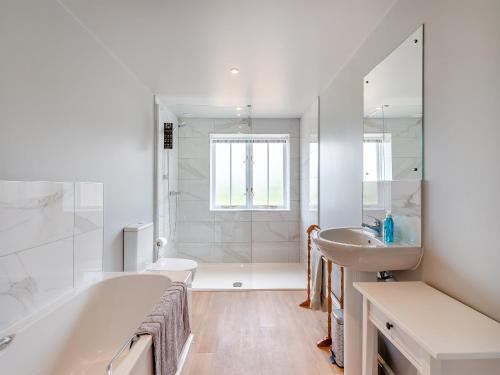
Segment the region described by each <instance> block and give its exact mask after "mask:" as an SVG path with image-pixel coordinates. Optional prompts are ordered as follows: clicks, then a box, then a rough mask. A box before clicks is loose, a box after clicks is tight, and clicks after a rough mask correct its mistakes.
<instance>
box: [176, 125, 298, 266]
mask: <svg viewBox="0 0 500 375" xmlns="http://www.w3.org/2000/svg"><path fill="white" fill-rule="evenodd" d="M182 121H183V122H184V123H185V125H184V126H182V127H181V128H180V129H179V155H178V157H179V159H178V160H179V167H178V170H179V180H178V187H179V188H178V190H179V193H180V194H179V196H178V205H177V221H176V233H177V235H176V242H175V247H174V248H170V249H168V250H167V254H166V255H167V256H178V257H186V258H190V259H194V260H197V261H200V262H238V263H240V262H243V263H245V262H298V261H299V241H300V233H299V232H300V230H299V220H300V217H299V212H300V204H299V199H300V183H299V178H300V176H299V169H300V159H299V154H300V150H299V136H300V130H299V129H300V126H299V121H298V120H296V119H254V120H252V128H250V127H249V126H248V124H247V123H246V121H245V120H240V119H200V118H184V119H182ZM211 133H259V134H266V133H267V134H290V156H291V160H290V165H291V166H290V169H291V171H290V175H291V181H290V193H291V195H290V197H291V202H290V206H291V208H290V211H280V212H277V211H265V212H253V213H252V212H248V211H233V212H230V211H218V212H213V211H210V209H209V207H210V201H209V191H210V154H209V134H211Z"/></svg>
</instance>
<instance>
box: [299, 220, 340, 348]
mask: <svg viewBox="0 0 500 375" xmlns="http://www.w3.org/2000/svg"><path fill="white" fill-rule="evenodd" d="M316 230H319V226H317V225H316V224H312V225H311V226H309V228H307V299H306V300H305V301H304V302H302V303H301V304H300V305H299V306H300V307H304V308H310V307H311V236H312V233H313V232H314V231H316ZM321 260H322V262H326V263H327V272H328V284H327V298H326V300H327V306H328V334H327V335H326V336H325V337H324V338H323V339H321V340H319V341H318V342H317V344H316V346H318V348H325V347H330V346H331V345H332V309H333V306H332V305H333V300H332V294H333V293H332V269H333V263H332V261H331V260H330V259H326V257H324V256H321ZM334 297H335V300H336V301H337V304H338V305H339V306H340V308H341V309H343V308H344V267H340V300H339V299H338V298H337V296H335V295H334Z"/></svg>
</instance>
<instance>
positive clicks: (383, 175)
mask: <svg viewBox="0 0 500 375" xmlns="http://www.w3.org/2000/svg"><path fill="white" fill-rule="evenodd" d="M423 53H424V26H423V25H421V26H420V27H419V28H418V29H417V30H416V31H415V32H413V33H412V34H411V35H410V36H409V37H408V38H407V39H406V40H404V41H403V42H402V43H401V44H400V45H399V46H398V47H397V48H396V49H395V50H393V51H392V52H391V53H390V54H389V55H388V56H387V57H386V58H385V59H384V60H382V61H381V62H380V63H379V64H378V65H377V66H375V67H374V68H373V69H372V70H371V71H370V72H369V73H368V74H367V75H366V76H365V77H364V82H363V99H364V114H363V223H365V224H369V225H374V224H376V223H377V220H380V221H383V220H384V218H385V216H386V214H387V212H391V214H392V216H393V218H394V237H395V239H394V241H395V242H396V243H407V244H412V245H419V246H420V245H421V182H422V179H423V68H424V66H423Z"/></svg>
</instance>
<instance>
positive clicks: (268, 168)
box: [210, 134, 290, 210]
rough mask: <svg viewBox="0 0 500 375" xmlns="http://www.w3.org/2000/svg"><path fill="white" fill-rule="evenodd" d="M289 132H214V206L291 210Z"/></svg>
mask: <svg viewBox="0 0 500 375" xmlns="http://www.w3.org/2000/svg"><path fill="white" fill-rule="evenodd" d="M289 147H290V146H289V135H288V134H211V135H210V158H211V160H210V209H212V210H288V209H289V207H290V204H289V172H288V171H289V163H290V162H289Z"/></svg>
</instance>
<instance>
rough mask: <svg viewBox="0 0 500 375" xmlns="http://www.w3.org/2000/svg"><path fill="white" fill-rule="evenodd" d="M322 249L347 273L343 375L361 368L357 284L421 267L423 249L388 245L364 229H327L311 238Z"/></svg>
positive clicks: (360, 304)
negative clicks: (389, 273)
mask: <svg viewBox="0 0 500 375" xmlns="http://www.w3.org/2000/svg"><path fill="white" fill-rule="evenodd" d="M312 239H313V241H314V242H315V243H316V245H317V246H318V248H319V250H320V251H321V252H322V253H323V254H324V255H325V256H326V257H327V258H329V259H331V260H332V262H333V263H335V264H338V265H340V266H344V267H345V272H344V303H345V305H344V340H345V342H344V353H345V357H344V366H345V367H344V375H359V374H361V372H362V369H361V358H362V355H361V347H362V337H361V332H362V315H363V300H362V298H361V294H359V293H358V292H357V291H355V290H354V288H353V286H352V284H353V282H356V281H376V280H377V274H376V272H379V271H396V270H408V269H413V268H416V267H417V266H418V264H419V263H420V260H421V258H422V254H423V250H422V249H421V248H420V247H419V246H416V245H412V244H404V243H395V244H386V243H384V242H383V241H382V239H381V238H378V237H375V235H374V234H372V232H371V231H369V230H367V229H364V228H330V229H324V230H321V231H319V232H316V234H314V235H313V237H312Z"/></svg>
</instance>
